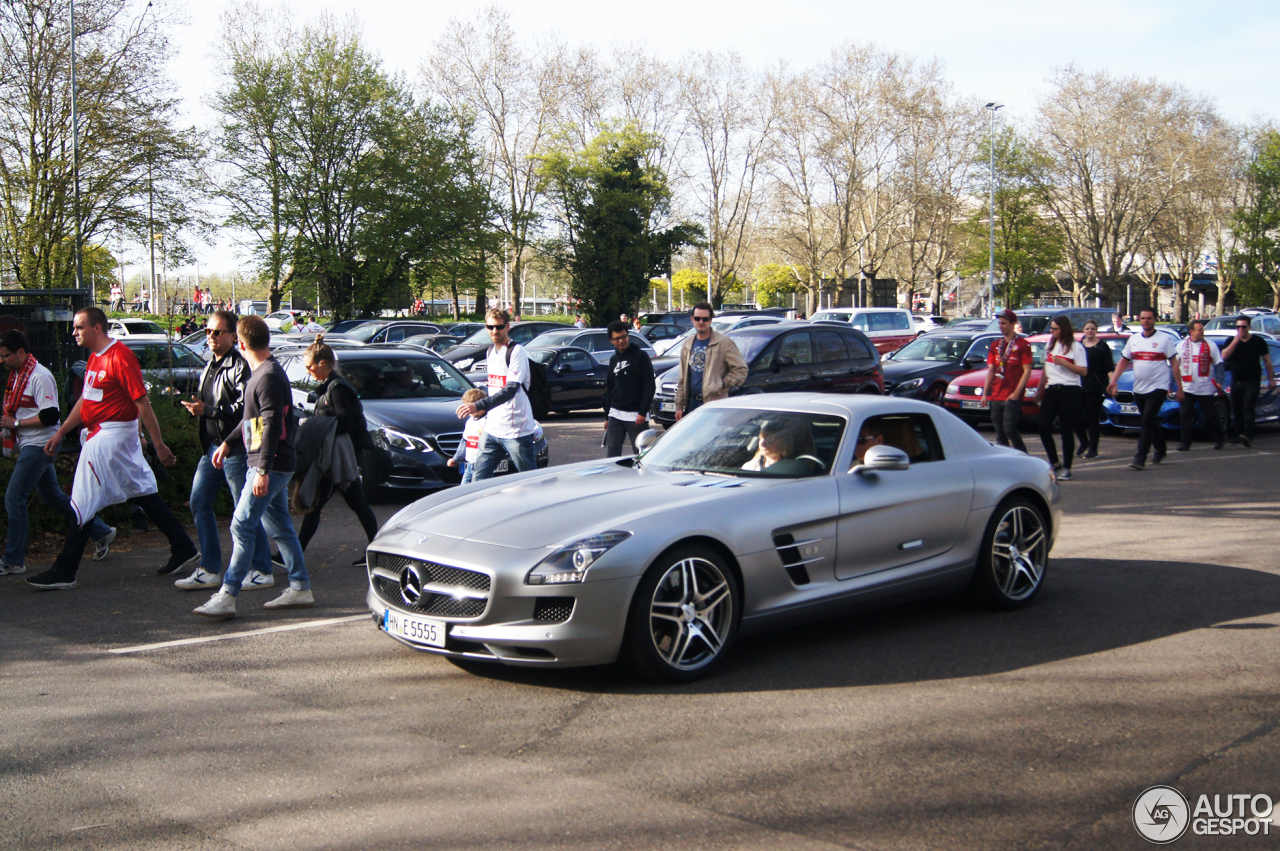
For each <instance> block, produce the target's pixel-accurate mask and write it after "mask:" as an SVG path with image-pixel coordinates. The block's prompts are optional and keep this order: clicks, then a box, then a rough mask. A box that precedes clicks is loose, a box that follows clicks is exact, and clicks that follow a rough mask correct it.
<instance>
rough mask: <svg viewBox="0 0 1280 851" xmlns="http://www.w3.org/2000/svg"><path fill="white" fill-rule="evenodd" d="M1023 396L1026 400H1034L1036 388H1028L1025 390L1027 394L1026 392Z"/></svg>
mask: <svg viewBox="0 0 1280 851" xmlns="http://www.w3.org/2000/svg"><path fill="white" fill-rule="evenodd" d="M1023 395H1025V396H1026V397H1027V398H1028V399H1034V398H1036V388H1034V387H1028V388H1027V392H1026V393H1025V394H1023Z"/></svg>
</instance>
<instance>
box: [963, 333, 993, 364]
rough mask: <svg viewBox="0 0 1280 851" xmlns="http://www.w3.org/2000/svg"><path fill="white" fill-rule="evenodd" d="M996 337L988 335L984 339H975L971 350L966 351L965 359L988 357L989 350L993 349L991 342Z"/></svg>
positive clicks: (984, 358)
mask: <svg viewBox="0 0 1280 851" xmlns="http://www.w3.org/2000/svg"><path fill="white" fill-rule="evenodd" d="M994 339H995V338H994V337H987V338H985V339H982V340H974V341H973V345H972V346H970V347H969V351H968V352H966V353H965V356H964V359H965V360H972V359H981V360H984V361H985V360H986V359H987V352H989V351H991V343H992V341H993V340H994Z"/></svg>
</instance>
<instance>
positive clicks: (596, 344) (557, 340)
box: [529, 328, 657, 363]
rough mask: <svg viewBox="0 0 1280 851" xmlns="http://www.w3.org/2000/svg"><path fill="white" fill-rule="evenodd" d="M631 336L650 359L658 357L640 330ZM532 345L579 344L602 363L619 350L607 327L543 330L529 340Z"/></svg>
mask: <svg viewBox="0 0 1280 851" xmlns="http://www.w3.org/2000/svg"><path fill="white" fill-rule="evenodd" d="M628 333H629V334H630V336H631V342H633V343H635V344H636V345H637V346H639V347H640V348H641V349H642V350H644V353H645V354H647V355H648V356H649V359H650V360H652V359H653V358H655V357H657V354H656V353H655V352H654V351H653V345H652V344H651V343H650V342H649V341H648V340H646V339H645V338H644V337H642V336H641V335H640V334H639V332H636V331H630V332H628ZM529 345H531V346H551V347H558V346H577V347H578V348H580V349H586V350H587V351H589V352H591V356H592V357H593V358H595V359H596V360H598V361H600V363H608V362H609V358H611V357H613V353H614V352H615V351H617V349H615V348H614V347H613V342H612V341H610V339H609V331H608V330H607V329H605V328H582V329H577V328H555V329H553V330H551V331H543V332H542V333H541V334H539V335H538V336H536V337H534V338H533V340H531V341H530V342H529Z"/></svg>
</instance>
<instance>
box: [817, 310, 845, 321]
mask: <svg viewBox="0 0 1280 851" xmlns="http://www.w3.org/2000/svg"><path fill="white" fill-rule="evenodd" d="M852 317H853V311H852V310H819V311H818V312H817V313H815V314H813V321H814V322H848V321H849V320H850V319H851V318H852Z"/></svg>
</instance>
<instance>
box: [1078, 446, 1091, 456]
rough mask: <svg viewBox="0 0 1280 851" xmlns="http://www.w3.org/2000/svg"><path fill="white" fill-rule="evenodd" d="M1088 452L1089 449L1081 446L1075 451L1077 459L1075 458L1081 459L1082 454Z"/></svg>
mask: <svg viewBox="0 0 1280 851" xmlns="http://www.w3.org/2000/svg"><path fill="white" fill-rule="evenodd" d="M1088 451H1089V447H1087V446H1081V447H1080V448H1079V449H1077V450H1076V457H1077V458H1083V457H1084V454H1085V453H1086V452H1088Z"/></svg>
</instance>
